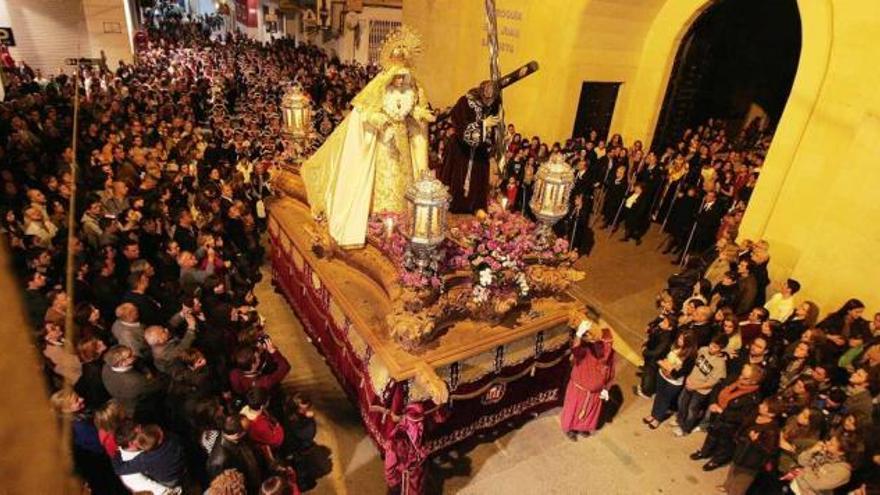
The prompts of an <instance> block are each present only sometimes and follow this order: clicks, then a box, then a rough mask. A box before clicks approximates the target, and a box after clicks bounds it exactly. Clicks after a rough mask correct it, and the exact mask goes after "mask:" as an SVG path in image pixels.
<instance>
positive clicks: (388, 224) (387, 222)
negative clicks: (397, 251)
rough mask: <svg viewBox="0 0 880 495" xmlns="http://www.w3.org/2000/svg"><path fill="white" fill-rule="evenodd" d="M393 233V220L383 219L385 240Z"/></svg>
mask: <svg viewBox="0 0 880 495" xmlns="http://www.w3.org/2000/svg"><path fill="white" fill-rule="evenodd" d="M393 232H394V219H393V218H391V217H388V218H386V219H385V238H386V239H391V234H392V233H393Z"/></svg>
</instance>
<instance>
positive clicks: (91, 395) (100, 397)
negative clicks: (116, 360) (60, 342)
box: [74, 337, 110, 410]
mask: <svg viewBox="0 0 880 495" xmlns="http://www.w3.org/2000/svg"><path fill="white" fill-rule="evenodd" d="M106 350H107V344H105V343H104V341H103V340H101V339H99V338H97V337H86V338H83V339H81V340H80V341H79V343H77V344H76V354H77V355H78V356H79V360H80V362H81V363H82V376H80V378H79V381H77V382H76V385H75V386H74V389H75V390H76V392H77V393H78V394H79V395H81V396H82V398H83V399H84V400H85V401H86V407H87V408H89V409H92V410H94V409H96V408H98V407H100V406H102V405H103V404H104V403H105V402H107V401H108V400H110V394H109V393H108V392H107V389H106V388H104V382H103V379H102V378H101V368H102V367H103V366H104V360H103V359H102V358H103V357H104V351H106Z"/></svg>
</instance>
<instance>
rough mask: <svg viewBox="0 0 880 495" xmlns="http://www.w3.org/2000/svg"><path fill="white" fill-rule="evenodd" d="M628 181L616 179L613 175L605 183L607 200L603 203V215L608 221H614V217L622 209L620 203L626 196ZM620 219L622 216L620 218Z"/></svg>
mask: <svg viewBox="0 0 880 495" xmlns="http://www.w3.org/2000/svg"><path fill="white" fill-rule="evenodd" d="M626 190H627V183H626V179H622V180H621V181H620V182H617V181H615V179H614V178H613V177H612V178H611V179H609V181H608V182H607V183H606V185H605V202H604V203H603V204H602V216H603V217H604V219H605V222H606V223H611V222H613V221H614V217H615V216H616V215H617V212H618V211H619V209H620V205H621V203H622V202H623V199H624V197H625V196H626ZM618 220H620V218H618Z"/></svg>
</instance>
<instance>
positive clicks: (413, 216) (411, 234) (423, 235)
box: [404, 172, 450, 254]
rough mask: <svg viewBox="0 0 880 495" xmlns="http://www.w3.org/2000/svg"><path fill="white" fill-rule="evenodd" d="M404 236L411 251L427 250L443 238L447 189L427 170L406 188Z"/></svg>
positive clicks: (447, 199)
mask: <svg viewBox="0 0 880 495" xmlns="http://www.w3.org/2000/svg"><path fill="white" fill-rule="evenodd" d="M404 197H405V198H406V215H407V216H406V218H407V224H408V225H406V229H405V232H406V235H407V237H408V238H409V243H410V248H412V250H413V251H414V252H416V253H417V254H418V253H428V252H430V251H431V250H432V249H434V247H435V246H437V245H438V244H440V243H441V242H443V239H445V238H446V214H447V212H448V211H449V201H450V196H449V192H448V191H447V190H446V186H444V185H443V183H442V182H440V181H439V180H437V179H436V178H434V176H433V175H432V174H431V173H430V172H425V173H423V174H422V176H421V177H420V178H419V179H418V180H416V181H415V182H413V183H412V184H410V186H409V187H408V188H407V190H406V195H405V196H404Z"/></svg>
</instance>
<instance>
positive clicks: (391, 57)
mask: <svg viewBox="0 0 880 495" xmlns="http://www.w3.org/2000/svg"><path fill="white" fill-rule="evenodd" d="M420 53H422V39H421V38H420V37H419V35H418V33H416V32H415V30H413V29H412V28H410V27H408V26H401V27H400V28H398V29H395V30H394V31H392V32H391V33H389V34H388V36H387V37H386V38H385V42H384V43H382V51H381V52H380V53H379V64H381V65H382V67H383V68H386V69H387V68H389V67H391V66H393V65H397V66H403V67H412V64H413V60H414V59H415V57H417V56H418V55H419V54H420Z"/></svg>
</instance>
